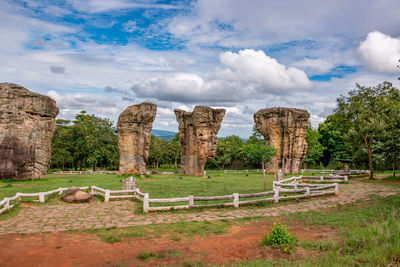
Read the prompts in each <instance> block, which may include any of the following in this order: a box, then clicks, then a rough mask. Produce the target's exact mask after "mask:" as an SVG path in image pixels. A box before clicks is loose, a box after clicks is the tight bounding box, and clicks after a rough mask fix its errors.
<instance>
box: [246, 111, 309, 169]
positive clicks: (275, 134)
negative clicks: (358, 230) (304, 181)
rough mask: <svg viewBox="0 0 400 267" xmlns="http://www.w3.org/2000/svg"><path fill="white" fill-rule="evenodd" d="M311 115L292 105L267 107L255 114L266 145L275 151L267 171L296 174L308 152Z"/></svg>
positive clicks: (257, 125)
mask: <svg viewBox="0 0 400 267" xmlns="http://www.w3.org/2000/svg"><path fill="white" fill-rule="evenodd" d="M309 118H310V114H309V113H308V112H307V110H302V109H295V108H283V107H276V108H266V109H261V110H259V111H258V112H257V113H255V114H254V122H255V123H256V127H257V129H258V131H260V133H261V134H262V135H263V136H264V137H265V141H266V144H267V145H269V146H272V147H273V148H275V150H276V155H275V157H273V158H272V164H271V166H270V168H269V171H270V172H276V171H277V170H278V169H282V170H283V172H284V173H289V172H290V173H297V172H299V170H300V166H301V161H302V160H303V158H304V157H305V155H306V152H307V141H306V133H307V127H308V119H309Z"/></svg>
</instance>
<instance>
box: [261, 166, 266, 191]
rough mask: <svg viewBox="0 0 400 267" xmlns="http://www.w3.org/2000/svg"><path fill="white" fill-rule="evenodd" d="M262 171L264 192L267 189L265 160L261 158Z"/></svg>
mask: <svg viewBox="0 0 400 267" xmlns="http://www.w3.org/2000/svg"><path fill="white" fill-rule="evenodd" d="M262 172H263V177H264V192H265V191H267V181H266V179H265V160H264V159H263V160H262Z"/></svg>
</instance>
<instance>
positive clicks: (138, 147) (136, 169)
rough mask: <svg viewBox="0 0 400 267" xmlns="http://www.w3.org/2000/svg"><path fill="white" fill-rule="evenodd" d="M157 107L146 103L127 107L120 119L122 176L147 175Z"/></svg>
mask: <svg viewBox="0 0 400 267" xmlns="http://www.w3.org/2000/svg"><path fill="white" fill-rule="evenodd" d="M156 112H157V106H156V105H155V104H153V103H148V102H144V103H141V104H137V105H132V106H129V107H127V108H126V109H125V110H124V111H123V112H122V113H121V114H120V115H119V118H118V124H117V130H118V148H119V173H120V174H140V175H145V174H146V164H147V159H148V158H149V150H150V140H151V136H150V131H151V129H152V127H153V122H154V119H155V118H156Z"/></svg>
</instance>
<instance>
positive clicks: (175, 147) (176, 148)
mask: <svg viewBox="0 0 400 267" xmlns="http://www.w3.org/2000/svg"><path fill="white" fill-rule="evenodd" d="M169 142H170V145H171V150H172V153H173V156H174V167H175V170H178V160H179V158H180V155H181V144H180V137H179V133H176V134H175V136H174V138H172V139H171V140H170V141H169Z"/></svg>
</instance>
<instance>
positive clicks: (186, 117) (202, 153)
mask: <svg viewBox="0 0 400 267" xmlns="http://www.w3.org/2000/svg"><path fill="white" fill-rule="evenodd" d="M174 111H175V115H176V119H177V121H178V124H179V136H180V143H181V172H182V173H183V174H187V175H203V173H204V165H205V164H206V162H207V160H209V159H211V158H212V157H214V156H215V154H216V152H217V145H218V138H217V134H218V131H219V129H220V127H221V122H222V119H223V118H224V116H225V109H213V108H210V107H207V106H196V107H195V108H194V109H193V112H187V111H184V110H180V109H175V110H174Z"/></svg>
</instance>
